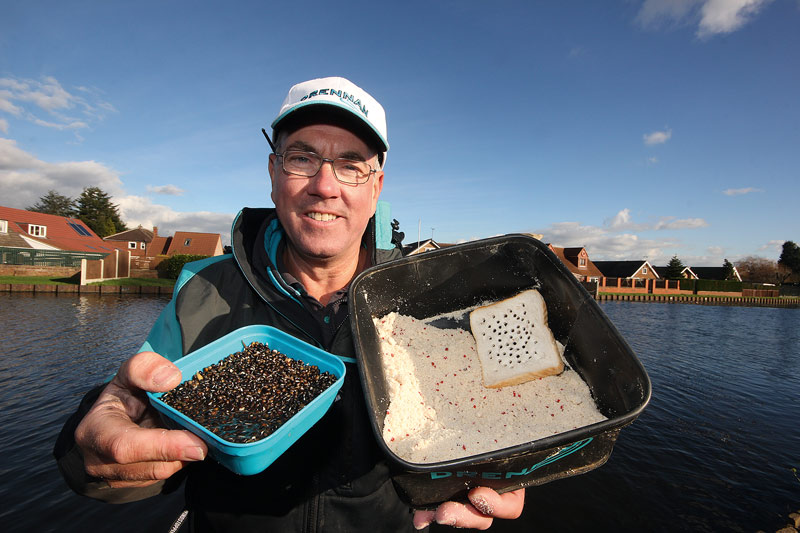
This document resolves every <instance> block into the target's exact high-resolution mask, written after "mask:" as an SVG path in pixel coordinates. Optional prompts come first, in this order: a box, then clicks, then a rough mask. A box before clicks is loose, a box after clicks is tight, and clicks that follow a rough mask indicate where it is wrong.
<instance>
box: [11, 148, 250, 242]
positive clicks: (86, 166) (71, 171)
mask: <svg viewBox="0 0 800 533" xmlns="http://www.w3.org/2000/svg"><path fill="white" fill-rule="evenodd" d="M88 186H97V187H100V188H101V189H102V190H103V191H105V192H106V193H108V194H109V196H111V201H112V202H113V203H115V204H117V205H118V206H119V209H120V214H121V215H122V220H123V221H125V223H126V224H128V225H129V226H131V227H136V226H137V225H139V224H141V225H142V226H143V227H148V228H150V227H153V226H158V227H159V232H160V233H162V234H164V235H168V234H170V233H173V232H174V231H177V230H181V231H202V232H210V233H220V234H222V238H223V243H224V244H228V243H229V242H230V236H229V233H230V227H231V223H232V221H233V218H234V215H233V214H231V213H214V212H209V211H199V212H179V211H175V210H174V209H172V208H170V207H168V206H165V205H160V204H155V203H153V202H152V201H151V200H150V199H148V198H144V197H141V196H132V195H128V194H126V192H125V188H124V184H123V183H122V180H121V179H120V177H119V174H118V173H117V172H116V171H115V170H113V169H111V168H109V167H108V166H106V165H104V164H102V163H98V162H96V161H66V162H61V163H48V162H46V161H42V160H40V159H38V158H37V157H36V156H34V155H32V154H30V153H28V152H26V151H25V150H23V149H21V148H20V147H19V146H17V143H16V141H14V140H12V139H4V138H0V191H2V201H1V202H0V205H4V206H6V207H15V208H18V209H25V208H26V207H28V206H30V205H33V204H34V203H36V202H37V201H38V200H39V199H40V198H41V197H42V196H44V195H45V194H47V191H49V190H51V189H52V190H55V191H57V192H58V193H59V194H63V195H65V196H70V197H73V198H75V197H77V196H79V195H80V193H81V192H82V191H83V188H84V187H88ZM166 187H174V186H166ZM175 189H176V190H178V189H177V187H175Z"/></svg>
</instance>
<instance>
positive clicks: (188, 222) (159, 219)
mask: <svg viewBox="0 0 800 533" xmlns="http://www.w3.org/2000/svg"><path fill="white" fill-rule="evenodd" d="M114 202H116V203H117V205H119V211H120V215H122V220H124V221H125V223H126V224H127V225H128V226H129V227H136V226H138V225H140V224H141V225H142V227H144V228H152V227H153V226H158V234H159V235H169V234H172V233H174V232H176V231H200V232H205V233H219V234H221V235H222V241H223V245H226V244H230V229H231V224H233V219H234V214H232V213H214V212H211V211H196V212H190V213H187V212H179V211H175V210H174V209H172V208H171V207H169V206H166V205H161V204H155V203H153V202H152V201H151V200H150V199H149V198H145V197H142V196H122V197H118V198H114Z"/></svg>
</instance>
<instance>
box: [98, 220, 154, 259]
mask: <svg viewBox="0 0 800 533" xmlns="http://www.w3.org/2000/svg"><path fill="white" fill-rule="evenodd" d="M157 233H158V228H157V227H154V228H153V231H150V230H147V229H144V228H143V227H142V226H141V225H140V226H139V227H138V228H135V229H129V230H125V231H121V232H119V233H115V234H114V235H108V236H107V237H103V240H104V241H106V242H107V243H108V244H110V245H111V246H114V247H115V248H118V249H120V250H128V251H130V252H131V255H132V256H134V257H148V252H150V255H158V253H160V250H159V251H158V252H157V253H155V254H153V253H152V252H153V250H152V249H151V250H148V249H147V247H148V245H149V244H150V243H152V242H153V237H154V236H155V235H156V234H157Z"/></svg>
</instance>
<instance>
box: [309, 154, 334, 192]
mask: <svg viewBox="0 0 800 533" xmlns="http://www.w3.org/2000/svg"><path fill="white" fill-rule="evenodd" d="M309 187H310V189H311V192H312V193H315V194H318V195H319V196H326V197H330V196H337V195H338V194H339V180H337V179H336V174H335V172H334V170H333V161H328V160H324V161H323V162H322V166H321V167H320V169H319V172H317V174H316V176H314V177H313V178H311V183H309Z"/></svg>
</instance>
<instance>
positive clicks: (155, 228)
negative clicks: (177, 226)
mask: <svg viewBox="0 0 800 533" xmlns="http://www.w3.org/2000/svg"><path fill="white" fill-rule="evenodd" d="M153 237H158V226H153Z"/></svg>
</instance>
